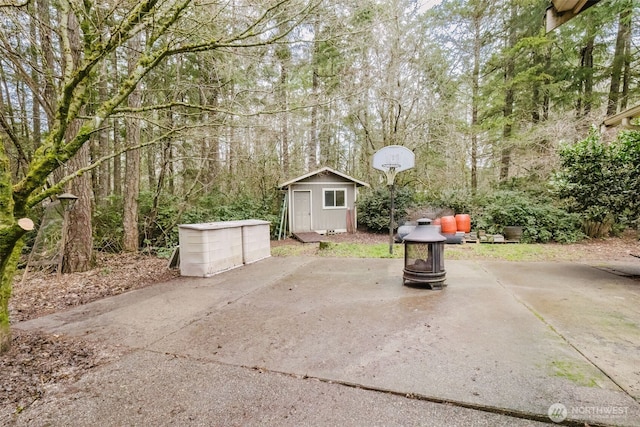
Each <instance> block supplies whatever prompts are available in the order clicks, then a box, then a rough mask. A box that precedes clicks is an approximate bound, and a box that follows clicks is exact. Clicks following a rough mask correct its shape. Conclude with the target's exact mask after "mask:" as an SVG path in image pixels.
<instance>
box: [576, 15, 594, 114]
mask: <svg viewBox="0 0 640 427" xmlns="http://www.w3.org/2000/svg"><path fill="white" fill-rule="evenodd" d="M588 31H589V34H588V36H587V40H586V44H585V47H584V48H583V49H582V58H581V62H580V66H581V68H582V75H583V76H584V77H583V81H582V85H581V86H582V94H581V95H580V96H579V97H578V101H579V102H580V104H581V106H579V107H578V115H580V116H586V115H588V114H589V113H590V112H591V105H592V99H593V48H594V43H595V37H596V35H595V33H594V32H593V30H592V29H591V27H589V29H588Z"/></svg>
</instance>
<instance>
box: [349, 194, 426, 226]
mask: <svg viewBox="0 0 640 427" xmlns="http://www.w3.org/2000/svg"><path fill="white" fill-rule="evenodd" d="M413 196H414V193H413V190H411V189H409V188H407V187H400V188H396V190H395V197H394V207H395V212H394V224H393V228H394V229H396V228H397V227H398V223H399V222H402V221H404V220H406V218H407V209H408V208H409V207H410V206H411V205H412V203H413ZM390 208H391V192H390V191H389V188H388V187H378V188H375V189H371V190H369V191H363V192H361V193H360V195H359V199H358V224H359V225H363V226H365V227H366V228H367V229H368V230H370V231H373V232H376V233H382V232H385V231H388V230H389V210H390Z"/></svg>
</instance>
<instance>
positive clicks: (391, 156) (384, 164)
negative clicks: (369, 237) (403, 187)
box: [371, 145, 416, 254]
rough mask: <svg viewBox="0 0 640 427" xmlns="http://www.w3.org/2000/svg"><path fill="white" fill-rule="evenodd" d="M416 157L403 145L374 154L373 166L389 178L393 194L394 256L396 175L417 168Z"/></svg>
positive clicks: (390, 216) (390, 219) (390, 229)
mask: <svg viewBox="0 0 640 427" xmlns="http://www.w3.org/2000/svg"><path fill="white" fill-rule="evenodd" d="M415 162H416V156H415V154H413V151H411V150H409V149H408V148H406V147H403V146H401V145H388V146H386V147H382V148H381V149H380V150H378V151H376V152H375V153H374V154H373V158H372V161H371V163H372V166H373V168H374V169H377V170H379V171H381V172H384V174H385V175H386V177H387V185H388V186H389V192H390V193H391V207H390V208H389V253H390V254H393V210H394V190H395V181H396V174H397V173H398V172H402V171H405V170H407V169H411V168H412V167H414V166H415Z"/></svg>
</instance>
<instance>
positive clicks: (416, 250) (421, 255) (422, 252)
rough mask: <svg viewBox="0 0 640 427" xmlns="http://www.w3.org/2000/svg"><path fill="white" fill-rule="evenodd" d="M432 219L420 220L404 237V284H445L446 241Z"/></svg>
mask: <svg viewBox="0 0 640 427" xmlns="http://www.w3.org/2000/svg"><path fill="white" fill-rule="evenodd" d="M430 224H431V220H430V219H428V218H423V219H419V220H418V225H417V227H416V228H415V229H414V230H413V231H412V232H411V233H409V234H407V235H406V236H405V237H404V275H403V284H404V285H407V284H408V285H413V286H421V285H426V286H429V287H430V288H431V289H442V286H444V276H445V271H444V242H445V241H446V240H447V239H446V237H444V236H443V235H441V234H440V233H439V232H438V230H437V227H436V226H433V225H430Z"/></svg>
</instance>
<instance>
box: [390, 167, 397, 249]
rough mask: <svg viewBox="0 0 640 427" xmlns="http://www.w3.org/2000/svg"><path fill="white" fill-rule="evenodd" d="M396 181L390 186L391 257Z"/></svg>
mask: <svg viewBox="0 0 640 427" xmlns="http://www.w3.org/2000/svg"><path fill="white" fill-rule="evenodd" d="M395 188H396V184H395V180H394V181H393V183H392V184H391V185H390V192H391V209H389V255H393V210H394V208H395V206H394V204H395V203H394V201H395Z"/></svg>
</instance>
